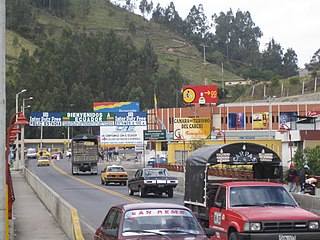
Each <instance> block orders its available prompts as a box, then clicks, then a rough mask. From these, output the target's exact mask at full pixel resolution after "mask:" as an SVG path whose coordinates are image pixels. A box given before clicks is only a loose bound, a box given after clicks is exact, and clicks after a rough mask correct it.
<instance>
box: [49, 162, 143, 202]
mask: <svg viewBox="0 0 320 240" xmlns="http://www.w3.org/2000/svg"><path fill="white" fill-rule="evenodd" d="M51 166H52V167H53V168H54V169H55V170H57V171H58V172H60V173H61V174H63V175H65V176H67V177H69V178H72V179H74V180H76V181H78V182H81V183H83V184H85V185H88V186H90V187H92V188H95V189H98V190H100V191H103V192H106V193H110V194H112V195H115V196H118V197H121V198H124V199H126V200H129V201H131V202H135V203H142V202H143V201H141V200H139V199H135V198H132V197H128V196H126V195H124V194H122V193H118V192H115V191H111V190H109V189H107V188H104V187H100V186H97V185H95V184H92V183H89V182H87V181H84V180H82V179H79V178H77V177H74V176H71V175H69V174H68V173H66V172H65V171H63V170H62V169H61V168H59V167H57V166H56V165H55V163H54V161H51Z"/></svg>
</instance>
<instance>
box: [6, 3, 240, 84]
mask: <svg viewBox="0 0 320 240" xmlns="http://www.w3.org/2000/svg"><path fill="white" fill-rule="evenodd" d="M70 2H71V11H72V13H71V15H73V17H72V18H71V17H69V18H58V17H55V16H52V15H51V14H49V13H48V12H47V11H40V10H39V9H37V10H36V11H37V14H36V15H37V21H38V22H39V24H40V25H43V26H44V27H45V32H46V35H47V36H50V35H57V34H59V33H61V30H62V29H63V28H66V27H68V28H71V29H73V30H85V31H87V32H88V33H90V32H96V31H107V30H110V29H113V30H114V31H115V32H116V33H117V34H118V35H121V36H123V37H126V36H130V38H131V39H132V40H133V42H134V44H135V45H136V46H137V47H141V46H143V44H144V42H145V40H146V38H150V39H151V40H152V44H153V47H154V50H155V52H156V53H157V55H158V59H159V62H160V64H161V65H160V69H162V70H166V69H169V68H171V67H173V66H176V65H177V64H179V67H180V71H181V73H182V74H183V76H184V77H185V78H186V79H187V80H188V82H189V83H190V84H204V83H212V81H216V82H217V81H220V80H221V68H220V67H219V66H217V65H214V64H210V63H208V64H206V66H204V65H203V55H202V53H201V52H199V51H198V50H197V49H196V48H195V46H193V45H191V44H189V43H188V42H187V41H186V40H184V39H183V38H182V37H180V36H179V35H177V34H175V33H172V32H170V31H168V30H167V29H165V28H164V27H162V26H160V25H158V24H155V23H153V22H150V21H148V20H146V19H144V18H142V17H141V16H138V15H135V14H133V13H131V12H128V11H125V10H123V9H121V8H119V7H117V6H114V5H112V4H111V3H109V2H106V1H102V0H95V1H91V2H90V4H91V7H90V12H89V14H88V15H87V16H85V17H83V16H77V14H79V13H78V11H77V6H78V1H77V0H71V1H70ZM13 35H14V33H12V32H8V33H7V42H6V48H7V55H8V56H9V58H16V57H17V56H18V54H19V52H20V49H21V48H22V47H24V48H26V49H29V51H30V52H33V50H34V49H35V47H36V46H35V45H33V44H31V43H30V42H29V41H26V40H24V39H23V38H21V37H19V38H18V41H19V43H21V44H20V45H18V46H15V47H13V45H12V43H13V38H14V36H13ZM223 74H224V75H223V77H224V79H235V78H237V79H239V76H237V75H235V74H233V73H231V72H228V71H226V70H225V71H224V73H223Z"/></svg>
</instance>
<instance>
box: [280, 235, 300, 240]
mask: <svg viewBox="0 0 320 240" xmlns="http://www.w3.org/2000/svg"><path fill="white" fill-rule="evenodd" d="M296 239H297V237H296V235H279V240H296Z"/></svg>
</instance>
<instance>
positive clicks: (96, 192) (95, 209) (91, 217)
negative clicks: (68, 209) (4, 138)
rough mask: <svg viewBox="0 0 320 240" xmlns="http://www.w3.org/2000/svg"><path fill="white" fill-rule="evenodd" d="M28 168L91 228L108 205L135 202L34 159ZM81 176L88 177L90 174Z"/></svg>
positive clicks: (101, 217)
mask: <svg viewBox="0 0 320 240" xmlns="http://www.w3.org/2000/svg"><path fill="white" fill-rule="evenodd" d="M28 169H30V170H31V171H32V172H33V173H35V174H36V175H37V176H38V177H39V178H40V179H41V180H42V181H43V182H44V183H46V184H47V185H48V186H49V187H50V188H51V189H52V190H53V191H55V192H56V193H57V194H58V195H60V196H61V197H62V198H63V199H64V200H66V201H67V202H69V203H70V204H71V205H72V206H73V207H75V208H76V209H77V211H78V215H79V217H80V218H81V219H82V220H83V221H84V222H85V224H86V225H88V226H89V227H91V228H93V229H96V228H97V227H98V226H99V225H100V224H101V222H102V220H103V218H104V217H105V213H106V212H107V211H108V210H109V208H110V206H113V205H116V204H119V203H132V202H137V201H136V200H134V199H130V198H129V197H127V196H126V195H123V196H121V195H118V196H116V195H115V194H116V192H115V193H112V192H111V191H109V192H106V191H103V189H99V188H94V187H93V186H90V185H87V184H85V181H82V182H79V181H77V180H76V179H74V178H71V176H66V175H64V174H62V173H61V172H59V171H57V170H56V169H55V168H53V166H49V167H37V165H36V161H33V162H29V164H28ZM83 177H86V178H88V179H89V178H90V176H83Z"/></svg>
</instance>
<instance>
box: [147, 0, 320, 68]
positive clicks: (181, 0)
mask: <svg viewBox="0 0 320 240" xmlns="http://www.w3.org/2000/svg"><path fill="white" fill-rule="evenodd" d="M148 2H149V1H148ZM170 2H173V3H174V6H175V8H176V11H177V12H178V13H179V15H180V17H182V18H183V19H185V18H186V16H187V15H188V13H189V11H190V9H191V8H192V6H193V5H195V6H196V7H198V5H199V4H202V5H203V8H204V11H205V14H206V16H207V18H208V19H211V16H212V15H213V14H215V13H216V14H217V15H218V14H219V13H220V12H224V13H226V12H227V11H228V10H229V9H232V11H233V13H234V14H235V13H236V12H237V10H238V9H239V10H240V11H242V12H245V11H248V12H250V14H251V19H252V21H253V22H254V23H255V25H256V26H258V27H259V28H260V30H261V31H262V33H263V36H262V38H261V39H260V50H264V49H265V48H266V47H265V46H266V44H267V43H268V42H269V41H270V40H271V39H272V38H274V40H275V41H276V43H278V44H280V46H281V47H282V48H283V50H284V53H285V52H286V51H287V49H288V48H292V49H293V50H294V51H295V52H296V54H297V56H298V66H299V67H301V68H304V64H305V63H309V62H310V60H311V57H312V56H313V54H314V53H315V52H316V51H317V50H318V49H319V48H320V21H319V17H318V16H319V11H320V1H319V0H153V6H154V8H155V7H156V6H157V3H160V5H161V7H163V8H166V7H167V6H168V5H169V3H170Z"/></svg>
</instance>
